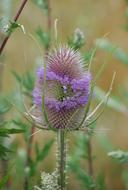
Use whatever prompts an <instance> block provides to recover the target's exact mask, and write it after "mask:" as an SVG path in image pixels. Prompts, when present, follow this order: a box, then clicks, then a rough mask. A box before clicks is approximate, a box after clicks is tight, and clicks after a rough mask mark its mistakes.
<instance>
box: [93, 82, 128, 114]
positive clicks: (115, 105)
mask: <svg viewBox="0 0 128 190" xmlns="http://www.w3.org/2000/svg"><path fill="white" fill-rule="evenodd" d="M105 94H106V93H105V92H104V91H103V90H102V89H101V88H99V87H98V86H96V87H95V97H96V99H97V100H99V101H101V100H102V99H103V98H104V96H105ZM107 106H108V107H110V108H112V109H114V110H116V111H118V112H121V113H123V114H128V109H127V107H126V106H125V105H124V104H123V103H122V102H121V101H119V100H118V99H117V98H116V97H114V96H110V97H109V100H108V102H107Z"/></svg>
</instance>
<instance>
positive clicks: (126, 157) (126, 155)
mask: <svg viewBox="0 0 128 190" xmlns="http://www.w3.org/2000/svg"><path fill="white" fill-rule="evenodd" d="M108 156H110V157H112V158H114V159H115V160H117V161H118V162H119V163H121V164H124V163H128V152H124V151H122V150H117V151H112V152H109V153H108Z"/></svg>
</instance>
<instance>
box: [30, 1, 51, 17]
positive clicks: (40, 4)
mask: <svg viewBox="0 0 128 190" xmlns="http://www.w3.org/2000/svg"><path fill="white" fill-rule="evenodd" d="M32 1H33V3H35V4H36V5H37V6H38V7H39V8H40V9H42V10H44V12H45V13H46V14H47V13H48V1H47V0H32Z"/></svg>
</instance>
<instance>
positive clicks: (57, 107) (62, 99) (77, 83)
mask: <svg viewBox="0 0 128 190" xmlns="http://www.w3.org/2000/svg"><path fill="white" fill-rule="evenodd" d="M83 65H84V61H83V58H82V56H81V54H80V53H79V52H78V51H77V50H73V49H72V48H70V47H68V46H61V47H59V48H57V49H54V50H53V51H51V52H50V53H49V54H48V55H47V57H46V67H43V66H42V67H40V68H39V69H38V71H37V80H36V84H35V88H34V91H33V99H34V104H35V107H36V109H35V116H36V118H37V120H38V121H39V122H41V123H45V124H46V125H47V122H49V123H50V124H51V126H52V128H54V129H60V128H63V129H74V128H75V129H76V128H77V127H78V126H79V124H80V123H81V120H82V118H83V117H84V110H85V107H86V105H87V103H88V100H89V95H90V83H91V79H92V77H91V74H90V72H89V71H85V69H84V67H83ZM43 97H44V98H43ZM43 101H44V102H43ZM42 106H43V107H44V108H45V114H44V113H43V111H42ZM44 115H45V116H44ZM46 115H47V119H46V118H45V117H46Z"/></svg>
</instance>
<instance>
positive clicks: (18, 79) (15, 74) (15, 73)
mask: <svg viewBox="0 0 128 190" xmlns="http://www.w3.org/2000/svg"><path fill="white" fill-rule="evenodd" d="M12 74H13V76H14V77H15V79H16V81H17V82H18V83H21V81H22V79H21V77H20V75H18V73H17V72H15V71H14V70H13V71H12Z"/></svg>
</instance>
